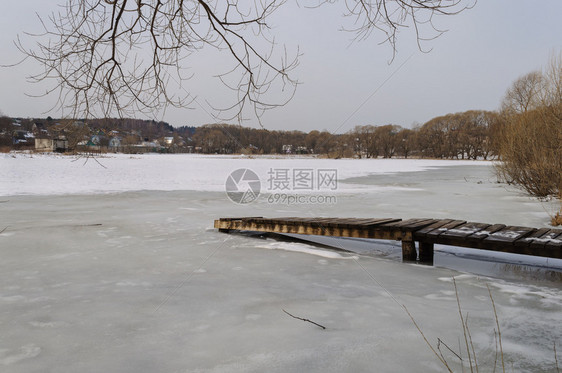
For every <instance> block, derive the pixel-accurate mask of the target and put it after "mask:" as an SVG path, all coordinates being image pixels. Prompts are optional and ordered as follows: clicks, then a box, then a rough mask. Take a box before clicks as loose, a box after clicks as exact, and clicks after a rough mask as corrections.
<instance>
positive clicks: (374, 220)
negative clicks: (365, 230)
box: [359, 218, 402, 227]
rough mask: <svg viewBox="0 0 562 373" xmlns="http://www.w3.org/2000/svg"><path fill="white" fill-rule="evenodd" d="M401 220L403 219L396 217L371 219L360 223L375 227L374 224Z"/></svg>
mask: <svg viewBox="0 0 562 373" xmlns="http://www.w3.org/2000/svg"><path fill="white" fill-rule="evenodd" d="M400 220H402V219H394V218H386V219H371V220H370V221H367V222H364V223H361V224H359V225H360V226H365V227H374V226H377V225H381V224H386V223H394V222H397V221H400Z"/></svg>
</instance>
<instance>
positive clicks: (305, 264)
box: [0, 155, 562, 372]
mask: <svg viewBox="0 0 562 373" xmlns="http://www.w3.org/2000/svg"><path fill="white" fill-rule="evenodd" d="M174 157H177V158H174ZM100 162H102V163H103V164H104V165H105V166H106V167H107V169H105V168H103V167H101V166H99V165H97V164H96V163H95V162H92V161H91V160H90V161H88V163H87V164H86V165H83V160H82V161H78V162H72V161H71V160H69V159H68V158H64V157H54V156H39V157H38V156H35V155H34V156H33V158H30V157H29V156H23V155H17V156H16V158H11V156H10V155H8V156H4V158H2V159H0V171H1V172H2V175H3V177H2V180H1V181H0V188H1V190H2V192H1V193H0V194H1V195H2V196H3V197H1V198H0V231H1V230H2V229H4V228H6V229H5V230H4V232H3V233H1V234H0V255H1V258H2V260H1V261H0V331H1V333H0V371H2V372H4V371H6V372H34V371H37V372H49V371H51V372H77V371H78V372H103V371H107V372H241V371H243V372H442V371H444V369H443V367H442V366H441V365H440V363H439V361H438V360H437V359H436V358H435V356H434V355H433V354H432V352H431V351H430V350H429V348H427V347H426V345H425V344H424V341H423V339H422V337H421V336H420V334H419V332H418V331H417V330H416V328H415V327H414V325H413V324H412V321H411V320H410V318H409V316H408V315H407V314H406V312H405V311H404V309H403V307H402V305H405V306H406V307H407V309H408V311H409V312H410V313H411V314H412V316H413V317H414V318H415V320H416V322H417V323H418V325H419V326H420V328H421V329H422V330H423V331H424V333H425V336H426V337H427V338H428V340H429V341H430V342H431V343H433V344H434V346H437V338H440V339H441V340H443V341H444V342H445V343H447V345H448V346H450V347H451V348H453V349H454V350H456V351H457V352H459V349H458V345H459V340H461V341H462V340H464V337H463V335H462V327H461V326H460V322H459V320H458V309H457V301H456V297H455V293H454V287H453V283H452V278H453V276H454V277H455V279H456V283H457V287H458V289H459V296H460V301H461V305H462V309H463V313H464V314H468V318H469V326H470V330H471V335H472V339H473V342H474V344H475V350H476V353H477V355H478V357H479V366H480V371H492V370H493V361H494V357H495V345H496V344H495V340H494V328H495V327H496V325H495V320H494V314H493V309H492V305H491V302H490V298H489V295H488V289H487V288H486V285H488V286H489V287H490V289H491V292H492V295H493V298H494V302H495V304H496V307H497V312H498V317H499V322H500V326H501V332H502V342H503V346H504V350H505V360H506V361H507V364H508V366H507V370H508V371H510V370H512V371H516V372H537V371H541V372H548V371H551V372H554V371H556V369H555V359H554V352H553V344H554V342H556V343H557V346H560V342H561V340H560V336H561V335H562V326H561V317H560V315H561V311H562V286H561V279H562V276H560V270H559V268H562V266H561V265H560V264H559V261H553V260H550V261H543V262H533V261H532V260H531V259H530V258H527V257H522V256H515V255H514V256H499V257H493V256H491V254H489V253H482V254H480V255H476V254H478V253H476V254H475V253H474V252H472V251H468V250H465V251H463V250H460V249H459V250H456V249H455V248H448V247H444V246H438V247H437V252H436V258H435V260H436V265H435V266H433V267H430V266H423V265H413V264H403V263H401V261H400V246H399V245H397V244H396V243H391V242H383V241H377V242H373V241H366V240H348V241H347V242H345V243H343V244H342V243H338V244H339V245H345V247H344V248H346V249H353V250H354V251H355V253H354V254H350V253H346V252H339V251H338V252H336V251H331V250H328V249H322V248H319V247H316V246H311V245H307V244H303V243H292V242H279V241H274V240H270V239H267V240H265V239H260V238H256V237H247V236H240V235H225V234H222V233H219V232H216V231H215V230H214V229H211V228H212V222H213V220H214V219H216V218H219V217H225V216H260V215H261V216H271V217H273V216H304V217H306V216H343V217H346V216H349V217H351V216H356V217H402V218H408V217H452V218H459V219H464V220H471V221H481V222H488V223H504V224H509V225H519V226H536V227H542V226H545V224H547V222H548V216H547V214H546V213H545V208H546V209H548V208H550V207H549V206H545V205H544V204H542V203H541V202H538V201H536V200H533V199H530V198H528V197H526V196H525V195H524V194H522V193H520V192H518V191H516V190H512V189H506V187H505V186H504V185H501V184H496V183H495V179H494V177H493V174H492V172H491V171H492V170H491V165H490V164H489V163H479V162H476V163H474V162H471V163H468V162H465V163H456V162H436V161H404V160H392V161H391V162H388V163H387V162H386V161H384V160H377V161H374V160H368V161H359V162H356V163H354V161H341V160H338V161H330V160H308V159H289V160H286V159H281V160H278V159H257V160H256V159H247V158H239V159H235V158H228V157H226V158H225V157H218V158H217V157H200V156H188V157H185V156H156V155H154V156H152V155H151V156H142V157H140V156H139V157H136V156H135V157H134V158H133V159H130V158H129V157H127V156H122V155H118V156H114V157H113V156H112V158H107V159H101V160H100ZM168 162H170V164H168ZM223 162H224V163H223ZM275 162H279V164H281V163H282V162H284V163H283V164H284V165H286V166H283V167H327V168H337V169H338V171H339V174H340V179H341V177H342V176H346V177H349V178H350V179H347V180H342V181H341V183H340V184H339V185H338V191H337V196H338V200H337V204H335V205H333V204H331V205H328V204H326V205H321V204H317V205H296V204H295V205H282V204H270V203H268V202H267V198H266V197H265V196H262V197H260V198H259V199H258V200H257V201H255V202H254V203H252V204H249V205H236V204H234V203H231V202H230V201H229V200H228V199H227V196H226V195H225V193H224V189H221V188H223V186H224V181H225V180H226V177H227V176H228V174H229V173H230V171H232V170H234V169H236V168H241V167H249V168H252V169H255V170H256V172H258V173H260V175H261V173H262V172H265V173H266V172H267V169H268V168H269V167H271V165H272V164H276V163H275ZM445 165H446V167H445ZM340 167H341V170H340ZM377 171H381V172H382V171H384V173H377ZM397 171H401V172H397ZM5 175H6V176H5ZM143 175H144V176H143ZM82 177H84V178H85V179H84V180H79V179H80V178H82ZM144 177H146V178H148V179H149V180H144ZM157 177H160V179H159V181H158V182H156V181H155V178H157ZM118 178H119V179H118ZM30 183H34V184H35V183H36V184H37V185H29V184H30ZM168 183H172V184H173V185H171V186H170V185H168ZM340 186H341V188H339V187H340ZM24 194H25V195H24ZM483 255H484V257H485V258H487V259H491V260H490V261H482V260H481V259H482V258H483ZM522 263H523V264H522ZM525 263H526V265H524V264H525ZM283 310H286V311H288V312H290V313H291V314H293V315H295V316H298V317H302V318H306V319H309V320H312V321H314V322H317V323H319V324H322V325H324V326H326V330H322V329H320V328H318V327H316V326H314V325H312V324H310V323H306V322H303V321H300V320H295V319H293V318H291V317H289V316H287V315H286V314H285V313H284V312H283ZM442 349H443V348H442ZM559 350H560V349H559ZM443 353H444V354H445V356H446V357H447V360H448V361H449V362H450V363H451V366H452V368H453V369H454V370H455V371H461V370H462V369H461V366H460V364H459V362H458V360H457V359H456V358H455V357H454V356H453V355H452V354H451V353H448V352H447V351H446V350H444V349H443ZM462 353H463V356H464V355H465V354H466V350H462ZM558 360H559V361H560V360H561V359H560V355H559V359H558ZM498 370H499V368H498Z"/></svg>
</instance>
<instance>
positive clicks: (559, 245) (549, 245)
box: [544, 229, 562, 258]
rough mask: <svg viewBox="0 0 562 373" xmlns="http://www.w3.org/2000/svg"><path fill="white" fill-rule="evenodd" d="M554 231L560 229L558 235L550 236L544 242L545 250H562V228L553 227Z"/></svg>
mask: <svg viewBox="0 0 562 373" xmlns="http://www.w3.org/2000/svg"><path fill="white" fill-rule="evenodd" d="M553 231H560V233H559V234H558V235H557V236H552V237H551V238H549V240H548V241H547V242H546V243H545V244H544V248H545V250H558V251H562V230H560V229H553ZM553 233H554V232H553ZM557 258H559V256H557Z"/></svg>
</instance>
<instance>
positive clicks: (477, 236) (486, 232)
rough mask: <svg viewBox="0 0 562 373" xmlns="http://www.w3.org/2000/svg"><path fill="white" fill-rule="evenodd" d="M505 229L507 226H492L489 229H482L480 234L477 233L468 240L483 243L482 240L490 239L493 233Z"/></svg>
mask: <svg viewBox="0 0 562 373" xmlns="http://www.w3.org/2000/svg"><path fill="white" fill-rule="evenodd" d="M505 227H506V225H505V224H492V225H490V226H489V227H488V228H485V229H482V230H480V231H478V232H475V233H473V234H471V235H470V236H467V237H466V238H467V240H468V241H471V242H478V241H481V240H483V239H485V238H486V237H488V236H489V235H490V234H492V233H495V232H497V231H501V230H502V229H504V228H505Z"/></svg>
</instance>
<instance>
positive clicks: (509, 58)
mask: <svg viewBox="0 0 562 373" xmlns="http://www.w3.org/2000/svg"><path fill="white" fill-rule="evenodd" d="M62 2H63V0H24V1H9V2H4V3H3V4H2V6H3V11H2V13H1V14H0V29H1V30H2V32H1V33H0V50H1V51H2V53H1V54H0V64H9V63H13V62H15V61H17V60H19V59H20V58H21V56H20V55H19V54H18V51H17V49H16V48H15V47H14V45H13V43H12V42H13V40H14V39H16V37H17V35H18V34H22V33H23V32H24V31H38V30H40V27H39V22H38V20H37V18H36V16H35V13H38V14H41V15H44V16H47V15H48V14H49V13H50V12H51V11H53V10H56V6H57V4H60V3H62ZM341 11H342V8H341V7H340V6H324V7H322V8H320V9H304V8H299V7H298V6H297V5H296V1H295V0H289V2H288V4H287V5H286V6H285V8H284V9H282V10H281V11H280V12H279V13H278V14H276V16H275V17H274V18H272V26H273V27H274V29H273V32H274V34H275V35H276V37H277V40H278V41H279V42H284V43H285V44H287V45H288V46H289V48H296V47H297V46H298V47H299V48H300V51H301V53H303V56H302V57H301V59H300V65H299V66H298V67H297V69H296V70H295V71H294V72H293V75H294V77H295V78H297V79H298V80H299V81H300V82H301V83H302V84H301V85H300V86H299V87H298V89H297V92H296V95H295V97H294V98H293V100H292V101H291V102H289V103H288V104H287V105H286V106H284V107H282V108H278V109H275V110H272V111H269V112H267V113H266V114H265V115H264V116H263V118H262V123H263V125H264V126H265V127H266V128H268V129H287V130H293V129H298V130H303V131H310V130H313V129H318V130H322V129H326V130H328V131H330V132H337V133H343V132H346V131H348V130H350V129H352V128H353V127H354V126H356V125H365V124H372V125H383V124H388V123H393V124H399V125H402V126H404V127H411V126H412V125H413V124H415V123H420V124H423V123H424V122H426V121H428V120H429V119H431V118H433V117H435V116H438V115H443V114H446V113H453V112H460V111H465V110H470V109H483V110H495V109H497V108H498V106H499V103H500V101H501V99H502V97H503V95H504V93H505V90H506V89H507V88H508V87H509V86H510V84H511V83H512V82H513V81H514V80H515V79H516V78H517V77H519V76H521V75H523V74H526V73H528V72H530V71H533V70H536V69H540V68H541V67H543V66H545V65H546V64H547V62H548V60H549V58H550V56H551V55H552V54H558V53H560V52H561V51H562V22H561V19H562V1H560V0H544V1H536V2H530V1H528V0H495V1H494V0H480V1H479V2H478V3H477V4H476V6H475V7H474V8H473V9H470V10H467V11H465V12H464V13H462V14H460V15H456V16H450V17H441V18H439V20H438V25H439V26H440V27H441V28H444V29H448V30H449V31H448V32H447V33H445V34H444V35H442V36H440V37H439V38H438V39H436V40H433V41H431V42H428V43H425V44H424V46H425V47H426V48H428V49H429V48H432V51H431V52H430V53H422V52H420V51H419V50H418V49H417V46H416V43H415V40H414V38H413V36H412V34H411V33H409V32H402V33H401V34H400V35H399V38H400V39H399V44H398V54H397V56H396V58H395V60H394V61H393V62H392V63H391V64H388V62H389V60H390V59H391V57H392V51H391V49H390V48H389V46H387V45H378V42H379V41H380V39H381V35H377V34H376V33H375V34H373V36H372V38H371V39H369V40H367V41H363V42H356V43H350V40H351V38H352V35H351V34H349V33H346V32H342V31H339V30H340V28H341V26H342V25H343V24H344V23H345V22H346V21H345V20H344V19H343V17H341V16H340V13H341ZM28 40H30V39H28ZM208 64H209V66H210V67H212V66H213V61H208ZM37 69H38V66H37V65H33V64H32V63H30V62H26V63H24V64H22V65H21V66H17V67H14V68H1V69H0V81H1V82H2V83H1V87H0V110H1V111H2V112H3V113H4V114H5V115H9V116H21V117H46V116H48V115H51V116H52V117H57V116H59V115H60V113H58V112H56V111H49V109H50V108H51V107H52V106H53V105H54V103H55V101H56V97H48V98H32V97H27V96H26V93H29V94H37V93H40V92H42V90H44V89H45V86H38V85H32V84H30V83H27V82H26V77H27V76H28V75H29V74H30V73H32V72H34V71H35V72H36V71H37ZM219 72H220V71H216V72H215V73H219ZM198 84H199V83H198V82H197V81H194V82H193V84H191V85H190V93H192V94H194V95H195V96H197V102H198V103H199V104H200V105H201V106H203V108H204V109H201V108H200V107H199V106H198V105H197V104H193V105H192V106H193V107H192V108H191V109H168V110H167V111H166V112H165V113H154V119H157V120H164V121H167V122H169V123H170V124H172V125H174V126H181V125H195V126H197V125H202V124H205V123H213V122H216V119H214V118H212V117H211V116H210V115H209V114H208V111H210V108H209V107H208V105H207V103H206V101H207V100H211V101H212V100H213V98H217V97H219V98H222V97H225V98H226V97H227V95H229V94H232V92H230V91H228V90H226V89H221V88H220V87H215V86H212V87H213V88H212V89H211V88H210V87H211V86H210V85H208V84H206V85H198ZM243 125H246V126H252V127H256V126H258V123H257V121H256V120H255V119H250V120H249V121H247V122H244V123H243Z"/></svg>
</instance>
